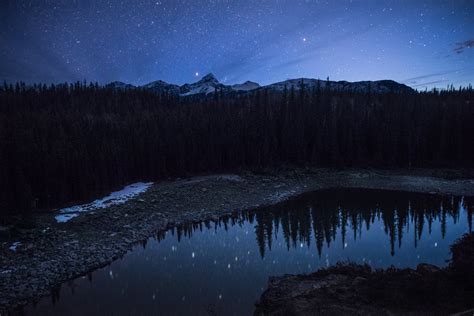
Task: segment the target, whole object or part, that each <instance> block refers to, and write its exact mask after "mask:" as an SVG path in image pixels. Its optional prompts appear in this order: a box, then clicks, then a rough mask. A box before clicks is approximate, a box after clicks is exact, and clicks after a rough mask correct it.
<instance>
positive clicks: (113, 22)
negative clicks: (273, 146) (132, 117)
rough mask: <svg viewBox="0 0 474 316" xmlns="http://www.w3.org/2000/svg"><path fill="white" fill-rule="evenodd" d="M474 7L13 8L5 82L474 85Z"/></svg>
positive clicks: (10, 4)
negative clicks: (210, 79)
mask: <svg viewBox="0 0 474 316" xmlns="http://www.w3.org/2000/svg"><path fill="white" fill-rule="evenodd" d="M473 14H474V2H472V1H469V0H467V1H462V0H451V1H370V0H367V1H310V0H307V1H276V0H275V1H217V0H215V1H198V0H189V1H186V0H169V1H165V0H162V1H141V0H140V1H137V0H135V1H110V0H109V1H105V0H104V1H79V0H75V1H3V2H2V3H1V4H0V26H1V27H0V43H1V47H2V49H1V58H0V79H1V80H7V81H18V80H22V81H25V82H27V83H32V82H64V81H75V80H84V79H85V80H88V81H98V82H100V83H107V82H110V81H114V80H120V81H124V82H127V83H132V84H145V83H147V82H150V81H153V80H157V79H162V80H165V81H167V82H171V83H176V84H183V83H185V82H193V81H196V78H198V77H200V76H202V75H204V74H206V73H208V72H213V73H214V74H215V75H216V77H217V78H218V79H219V80H220V81H221V82H223V83H227V84H231V83H238V82H242V81H245V80H252V81H256V82H259V83H260V84H268V83H271V82H276V81H281V80H285V79H288V78H299V77H310V78H324V79H325V78H326V77H327V76H329V77H330V79H331V80H348V81H357V80H378V79H393V80H396V81H399V82H403V83H406V84H408V85H410V86H412V87H415V88H418V89H424V88H425V87H426V88H432V87H446V86H447V85H448V84H454V85H456V86H458V85H467V84H468V83H472V82H474V80H473V79H474V49H473V46H474V16H473Z"/></svg>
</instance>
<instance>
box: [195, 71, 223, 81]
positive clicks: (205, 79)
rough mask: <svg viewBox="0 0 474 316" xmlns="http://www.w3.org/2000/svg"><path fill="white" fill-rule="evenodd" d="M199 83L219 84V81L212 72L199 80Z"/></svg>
mask: <svg viewBox="0 0 474 316" xmlns="http://www.w3.org/2000/svg"><path fill="white" fill-rule="evenodd" d="M199 82H214V83H219V80H217V78H216V76H214V74H213V73H212V72H210V73H208V74H207V75H205V76H204V77H202V78H201V80H199Z"/></svg>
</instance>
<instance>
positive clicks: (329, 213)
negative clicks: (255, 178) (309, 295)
mask: <svg viewBox="0 0 474 316" xmlns="http://www.w3.org/2000/svg"><path fill="white" fill-rule="evenodd" d="M472 202H473V201H472V200H469V199H468V198H460V197H452V196H439V195H431V194H419V193H409V192H397V191H383V190H360V189H338V190H321V191H317V192H313V193H308V194H305V195H303V196H301V197H299V198H298V199H295V200H290V201H286V202H284V203H280V204H278V205H275V206H271V207H266V208H264V209H259V210H254V211H245V212H242V213H237V214H235V216H233V217H227V218H224V219H222V220H221V221H220V222H219V223H217V224H213V223H212V222H204V223H200V224H194V225H189V226H181V227H179V228H178V229H177V235H178V239H180V238H181V236H182V235H185V236H191V235H192V232H193V230H195V229H202V228H203V226H205V227H207V228H211V227H212V226H214V225H215V226H216V228H217V226H223V227H224V228H225V229H227V227H228V226H229V225H235V224H242V223H244V222H245V221H249V222H250V223H254V222H255V234H256V237H257V242H258V245H259V249H260V254H261V256H262V257H263V256H264V255H265V249H266V248H267V247H268V248H269V249H271V247H272V240H273V235H274V234H277V233H278V231H279V230H280V229H281V230H282V232H283V236H284V238H285V242H286V245H287V247H288V249H289V248H290V246H293V247H296V246H297V244H300V243H304V244H306V245H307V246H308V247H309V246H310V241H311V238H312V236H311V234H312V232H313V234H314V239H315V241H316V247H317V249H318V253H319V255H321V251H322V247H323V245H324V244H325V243H326V244H327V245H328V246H330V244H331V242H332V241H333V240H335V238H336V235H337V234H338V232H339V233H340V235H341V239H342V245H344V243H345V242H346V238H347V234H349V233H351V235H352V236H353V237H354V239H355V238H357V237H358V236H360V235H361V233H362V230H363V226H365V227H366V229H367V230H369V229H370V226H371V225H372V224H373V223H374V222H375V220H376V219H377V220H382V222H383V225H384V231H385V233H386V234H387V235H388V236H389V237H390V246H391V254H392V255H394V254H395V245H396V244H397V246H398V247H401V245H402V239H403V237H404V236H403V235H404V234H406V233H407V231H408V229H409V232H410V233H411V234H413V240H414V244H415V247H416V246H417V242H418V240H419V239H420V238H421V236H422V232H423V230H424V229H428V232H429V233H430V234H431V230H432V226H433V222H435V221H437V220H438V221H439V222H440V229H441V235H442V237H443V238H444V236H445V234H446V229H447V227H446V226H447V219H448V218H452V219H453V221H454V222H455V223H456V222H457V221H458V220H459V216H460V215H463V214H464V213H466V214H467V222H468V225H469V231H472V213H473V203H472Z"/></svg>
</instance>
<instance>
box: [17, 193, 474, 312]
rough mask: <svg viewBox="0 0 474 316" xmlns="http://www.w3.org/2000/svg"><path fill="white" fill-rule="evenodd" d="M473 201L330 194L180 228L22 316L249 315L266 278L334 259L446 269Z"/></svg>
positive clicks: (469, 217)
mask: <svg viewBox="0 0 474 316" xmlns="http://www.w3.org/2000/svg"><path fill="white" fill-rule="evenodd" d="M472 213H473V200H472V199H470V200H469V199H468V198H462V197H453V196H440V195H430V194H417V193H407V192H398V191H380V190H361V189H334V190H323V191H318V192H314V193H308V194H305V195H303V196H300V197H298V198H296V199H293V200H290V201H286V202H284V203H281V204H278V205H275V206H272V207H266V208H263V209H259V210H254V211H246V212H242V213H239V214H238V215H237V216H234V217H227V218H225V219H223V220H222V221H220V222H219V223H214V222H204V223H201V224H198V225H193V226H187V227H179V228H177V229H174V230H170V231H168V232H166V233H163V234H160V235H158V236H155V237H153V238H150V239H149V240H147V241H146V242H144V243H143V244H141V245H137V246H136V247H134V249H133V250H132V251H131V252H129V253H128V254H127V255H126V256H124V257H123V258H122V259H119V260H117V261H115V262H113V263H112V264H111V265H109V266H107V267H105V268H102V269H99V270H97V271H95V272H93V273H91V274H89V275H88V276H84V277H81V278H78V279H76V280H73V281H70V282H69V283H66V284H63V285H62V286H61V287H60V288H59V289H56V290H55V291H54V292H53V293H52V295H51V297H46V298H44V299H42V300H40V301H39V302H38V303H37V304H36V306H33V305H30V306H28V307H27V308H25V312H26V314H31V315H87V314H89V315H95V314H100V315H144V314H145V315H251V314H252V313H253V310H254V305H253V304H254V302H255V301H256V300H257V299H258V298H259V297H260V294H261V293H262V292H263V290H264V289H265V288H266V285H267V280H268V277H269V276H276V275H282V274H285V273H290V274H294V273H309V272H312V271H314V270H316V269H318V268H321V267H327V266H329V265H333V264H335V263H337V262H338V261H348V260H350V261H354V262H358V263H368V264H370V265H371V266H373V267H376V268H383V267H388V266H390V265H394V266H396V267H416V265H417V264H419V263H421V262H426V263H432V264H436V265H439V266H445V265H446V264H447V262H446V260H447V259H448V258H449V257H450V253H449V245H450V244H452V243H453V242H454V241H455V240H456V239H457V238H459V237H460V236H461V235H462V234H463V233H466V232H469V231H471V230H472V222H473V221H472Z"/></svg>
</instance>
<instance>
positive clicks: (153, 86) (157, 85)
mask: <svg viewBox="0 0 474 316" xmlns="http://www.w3.org/2000/svg"><path fill="white" fill-rule="evenodd" d="M142 88H144V89H146V90H150V91H152V92H155V93H171V94H179V93H180V90H179V89H180V87H179V86H178V85H176V84H172V83H167V82H165V81H163V80H157V81H153V82H150V83H147V84H146V85H144V86H142Z"/></svg>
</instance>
